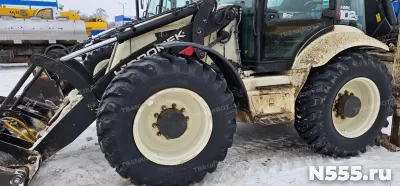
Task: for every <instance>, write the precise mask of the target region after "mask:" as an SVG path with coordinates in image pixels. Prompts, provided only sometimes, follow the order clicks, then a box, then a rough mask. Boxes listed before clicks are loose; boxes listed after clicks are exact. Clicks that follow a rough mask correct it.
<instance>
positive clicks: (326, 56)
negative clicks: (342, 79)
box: [292, 25, 389, 69]
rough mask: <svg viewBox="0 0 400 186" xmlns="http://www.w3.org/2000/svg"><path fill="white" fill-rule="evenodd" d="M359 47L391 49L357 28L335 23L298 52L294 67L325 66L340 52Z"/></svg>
mask: <svg viewBox="0 0 400 186" xmlns="http://www.w3.org/2000/svg"><path fill="white" fill-rule="evenodd" d="M357 47H372V48H378V49H382V50H385V51H389V47H388V46H387V45H385V44H384V43H382V42H381V41H379V40H377V39H375V38H372V37H370V36H368V35H366V34H365V33H364V32H363V31H361V30H359V29H357V28H354V27H351V26H345V25H335V26H334V28H333V30H332V31H331V32H329V33H326V34H324V35H322V36H321V37H319V38H317V39H316V40H314V41H313V42H311V43H310V44H309V45H308V46H307V47H305V48H304V50H302V51H301V52H300V53H298V54H297V56H296V58H295V61H294V64H293V66H292V69H303V68H310V67H311V68H313V67H319V66H323V65H325V64H326V63H328V62H329V61H330V60H331V59H332V58H333V57H334V56H336V55H337V54H338V53H340V52H342V51H345V50H347V49H350V48H357Z"/></svg>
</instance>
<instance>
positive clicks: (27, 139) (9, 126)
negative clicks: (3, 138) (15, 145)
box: [3, 120, 35, 143]
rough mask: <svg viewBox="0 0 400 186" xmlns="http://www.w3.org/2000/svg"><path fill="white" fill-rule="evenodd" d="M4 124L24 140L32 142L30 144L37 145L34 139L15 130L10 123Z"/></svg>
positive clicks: (5, 122)
mask: <svg viewBox="0 0 400 186" xmlns="http://www.w3.org/2000/svg"><path fill="white" fill-rule="evenodd" d="M3 122H4V124H5V126H6V127H7V128H9V129H10V130H12V131H14V132H15V133H17V134H18V135H20V136H21V137H22V138H24V139H25V140H26V141H28V142H30V143H35V142H34V141H33V140H32V139H30V138H29V137H28V136H26V135H25V134H24V133H22V132H21V131H20V130H18V129H17V128H15V127H14V126H12V125H11V124H10V123H9V122H7V121H4V120H3Z"/></svg>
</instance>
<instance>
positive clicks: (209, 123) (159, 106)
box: [97, 55, 236, 185]
mask: <svg viewBox="0 0 400 186" xmlns="http://www.w3.org/2000/svg"><path fill="white" fill-rule="evenodd" d="M235 117H236V109H235V105H234V98H233V95H232V93H231V92H230V91H229V89H228V87H227V84H226V82H225V81H224V80H223V79H222V78H221V77H219V76H218V75H217V74H216V73H215V72H214V71H213V70H212V69H210V68H209V67H208V66H206V65H202V64H201V63H200V62H198V61H196V60H193V59H185V58H181V57H176V56H171V55H155V56H150V57H146V58H145V59H143V60H140V61H137V62H134V63H130V64H128V65H127V67H125V68H124V69H123V70H122V71H121V72H120V73H119V74H118V75H117V76H116V77H115V78H114V79H113V81H112V82H111V83H110V85H109V86H108V88H107V90H106V91H105V93H104V95H103V98H102V101H101V103H100V108H99V111H98V120H97V121H98V126H97V127H98V128H97V129H98V136H99V143H100V147H101V149H102V151H103V152H104V153H105V157H106V159H107V160H108V162H109V163H110V165H111V166H112V167H115V168H116V171H117V172H118V173H119V174H120V175H121V176H122V177H124V178H130V179H131V181H132V183H134V184H138V185H142V184H146V185H188V184H190V183H192V182H198V181H201V180H202V179H203V178H204V176H205V175H206V173H207V172H209V173H211V172H213V171H214V170H215V169H216V166H217V164H218V162H219V161H223V160H224V159H225V157H226V154H227V150H228V148H229V147H231V145H232V142H233V134H234V132H235V131H236V122H235Z"/></svg>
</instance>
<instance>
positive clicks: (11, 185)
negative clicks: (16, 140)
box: [0, 134, 41, 186]
mask: <svg viewBox="0 0 400 186" xmlns="http://www.w3.org/2000/svg"><path fill="white" fill-rule="evenodd" d="M0 135H1V134H0ZM40 161H41V156H40V154H39V153H38V152H36V151H30V150H28V149H24V148H21V147H18V146H15V145H12V144H9V143H7V142H4V141H0V185H1V186H25V185H27V184H28V183H29V181H30V180H32V178H33V177H34V175H35V174H36V172H37V171H38V170H39V166H40Z"/></svg>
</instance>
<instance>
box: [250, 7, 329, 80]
mask: <svg viewBox="0 0 400 186" xmlns="http://www.w3.org/2000/svg"><path fill="white" fill-rule="evenodd" d="M330 6H332V8H333V9H334V4H332V5H331V4H330V2H329V0H260V1H259V5H258V7H259V8H258V10H256V11H257V12H262V13H257V15H256V16H258V22H257V23H255V24H256V26H255V27H256V30H258V33H259V34H258V36H257V39H256V41H257V42H258V46H257V44H256V47H255V48H256V49H258V56H257V58H253V60H251V61H250V60H247V61H246V60H245V59H244V63H246V65H247V66H252V67H253V68H254V69H255V70H256V71H258V72H280V71H285V70H289V69H290V68H291V66H292V64H293V62H294V59H295V57H296V55H297V53H298V52H299V51H300V50H301V49H302V48H303V47H304V46H305V44H306V43H307V42H309V41H311V40H313V39H315V38H316V37H318V35H320V34H322V33H324V30H329V28H333V27H332V25H333V24H334V21H335V18H334V16H331V17H328V16H323V12H324V11H325V10H329V9H330V8H331V7H330ZM326 32H327V31H326ZM326 32H325V33H326Z"/></svg>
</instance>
